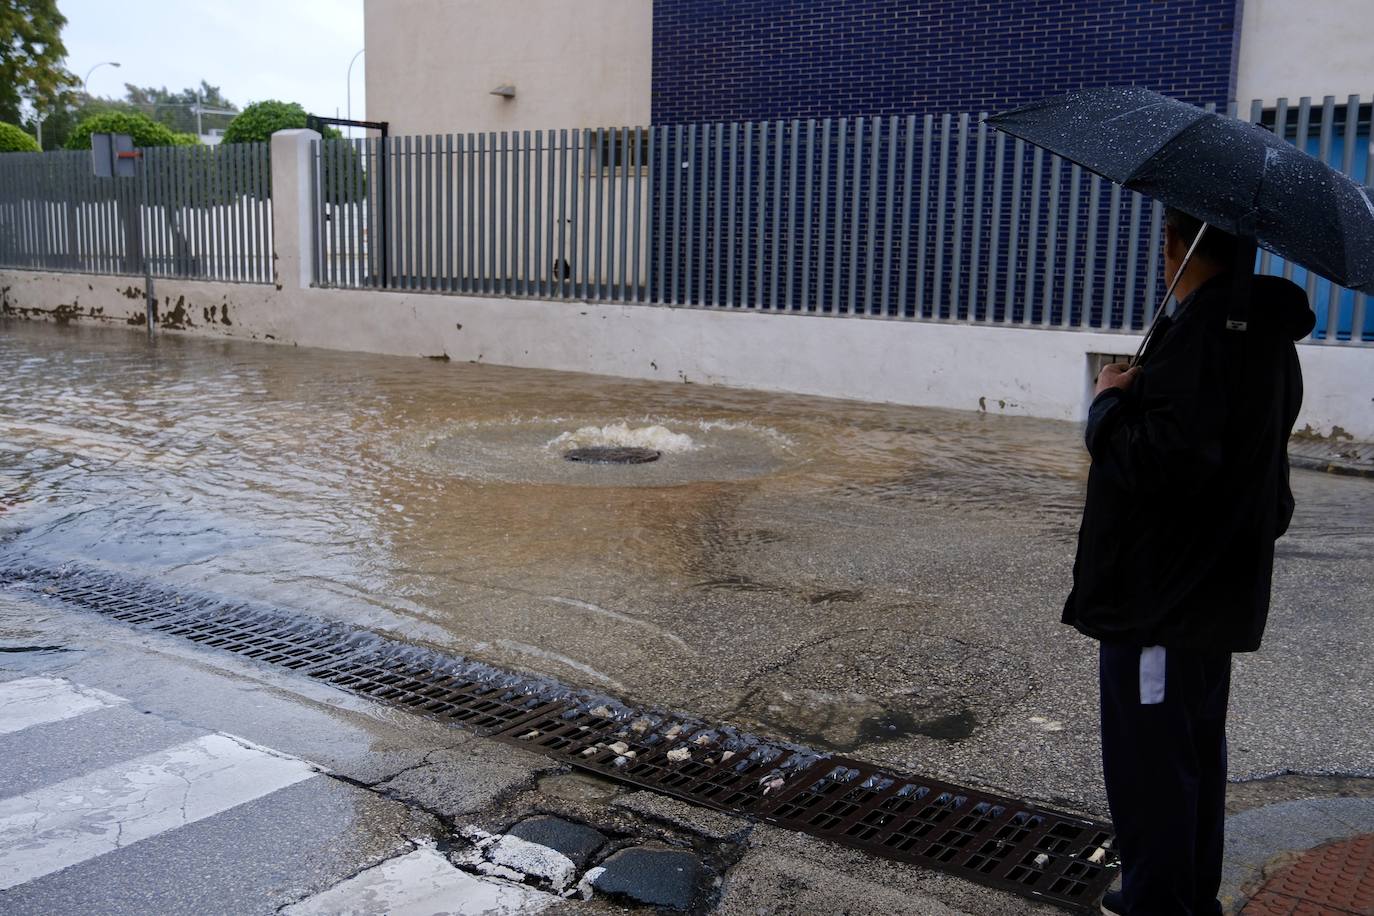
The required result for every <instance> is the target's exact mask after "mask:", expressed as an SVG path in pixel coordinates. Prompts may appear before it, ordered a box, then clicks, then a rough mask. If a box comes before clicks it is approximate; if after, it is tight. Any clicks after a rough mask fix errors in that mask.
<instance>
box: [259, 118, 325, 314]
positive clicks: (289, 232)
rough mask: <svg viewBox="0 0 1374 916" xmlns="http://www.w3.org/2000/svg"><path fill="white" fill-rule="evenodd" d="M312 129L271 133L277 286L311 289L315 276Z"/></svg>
mask: <svg viewBox="0 0 1374 916" xmlns="http://www.w3.org/2000/svg"><path fill="white" fill-rule="evenodd" d="M319 139H320V135H319V134H318V133H316V132H315V131H313V130H279V131H277V132H276V133H274V134H273V135H272V145H271V156H272V280H273V282H274V283H275V284H276V286H277V289H308V288H309V287H310V286H312V285H314V283H315V280H316V277H315V214H314V212H313V195H312V194H311V187H310V183H311V177H310V172H311V169H310V157H311V155H312V154H313V153H312V150H311V143H312V142H313V141H315V140H319Z"/></svg>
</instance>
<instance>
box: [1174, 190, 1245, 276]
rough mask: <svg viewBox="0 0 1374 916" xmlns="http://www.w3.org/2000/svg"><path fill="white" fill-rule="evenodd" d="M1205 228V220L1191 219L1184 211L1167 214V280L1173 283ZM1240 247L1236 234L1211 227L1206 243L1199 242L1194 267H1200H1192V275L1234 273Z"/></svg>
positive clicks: (1193, 262)
mask: <svg viewBox="0 0 1374 916" xmlns="http://www.w3.org/2000/svg"><path fill="white" fill-rule="evenodd" d="M1201 228H1202V220H1200V219H1198V218H1197V217H1195V216H1189V215H1188V214H1187V213H1184V212H1183V211H1182V210H1175V209H1174V208H1173V207H1170V208H1169V209H1167V210H1165V211H1164V278H1165V280H1173V278H1174V274H1175V273H1177V272H1178V268H1179V265H1180V264H1182V263H1183V259H1184V257H1186V256H1187V254H1188V248H1189V247H1190V246H1191V245H1192V244H1193V239H1195V238H1197V234H1198V230H1200V229H1201ZM1236 244H1237V241H1236V237H1235V236H1234V235H1231V234H1230V233H1229V232H1222V231H1221V230H1220V229H1217V228H1216V227H1215V226H1208V227H1207V232H1206V233H1204V234H1203V236H1202V241H1201V242H1199V243H1198V246H1197V251H1195V252H1193V261H1192V265H1196V267H1195V268H1194V267H1193V266H1190V268H1189V271H1188V273H1189V274H1190V275H1193V274H1197V275H1198V276H1200V277H1201V278H1203V279H1205V278H1206V277H1209V276H1211V275H1213V274H1216V273H1220V272H1221V271H1223V270H1230V269H1231V265H1232V263H1234V261H1235V259H1236Z"/></svg>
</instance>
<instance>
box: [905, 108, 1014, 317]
mask: <svg viewBox="0 0 1374 916" xmlns="http://www.w3.org/2000/svg"><path fill="white" fill-rule="evenodd" d="M998 136H999V137H1000V136H1001V135H1000V134H999V135H998ZM934 144H935V116H934V115H926V116H925V118H924V120H923V121H922V128H921V203H920V208H919V210H918V215H917V217H916V306H915V317H916V318H924V317H925V314H926V241H927V239H928V237H929V234H930V154H931V149H932V147H933V146H934ZM939 241H940V240H939V238H938V237H937V238H936V243H937V244H938V243H939ZM936 285H937V286H938V285H939V281H938V279H937V281H936Z"/></svg>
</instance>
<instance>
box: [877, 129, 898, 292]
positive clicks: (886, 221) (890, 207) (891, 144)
mask: <svg viewBox="0 0 1374 916" xmlns="http://www.w3.org/2000/svg"><path fill="white" fill-rule="evenodd" d="M897 124H899V122H897V115H892V117H890V118H888V191H886V195H885V196H883V201H885V203H883V210H885V213H883V221H882V276H881V277H879V279H878V288H879V290H881V291H882V295H881V299H879V302H878V314H882V316H886V317H892V314H893V313H892V279H893V277H892V225H893V221H894V220H896V213H897V184H896V180H897V137H899V136H900V135H899V133H897Z"/></svg>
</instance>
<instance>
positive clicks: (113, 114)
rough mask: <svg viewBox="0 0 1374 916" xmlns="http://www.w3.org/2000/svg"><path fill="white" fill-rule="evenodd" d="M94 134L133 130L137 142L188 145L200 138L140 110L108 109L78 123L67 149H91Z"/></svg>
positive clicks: (128, 132) (155, 144)
mask: <svg viewBox="0 0 1374 916" xmlns="http://www.w3.org/2000/svg"><path fill="white" fill-rule="evenodd" d="M91 134H129V135H130V136H131V137H133V139H134V146H184V145H187V144H195V143H196V142H197V140H196V138H195V137H193V136H191V135H189V134H182V135H178V134H175V133H173V132H172V131H170V130H168V129H167V128H166V126H165V125H162V124H159V123H157V122H156V121H154V120H152V119H151V118H149V117H147V116H146V115H142V114H139V113H138V112H130V111H106V112H103V113H101V114H96V115H91V116H90V117H89V118H86V119H84V120H83V121H82V122H81V123H80V124H77V125H76V127H74V128H73V129H72V132H71V134H70V135H69V136H68V137H67V142H66V144H65V145H66V147H67V149H90V148H91Z"/></svg>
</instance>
